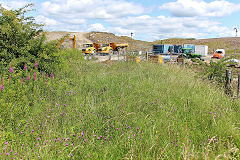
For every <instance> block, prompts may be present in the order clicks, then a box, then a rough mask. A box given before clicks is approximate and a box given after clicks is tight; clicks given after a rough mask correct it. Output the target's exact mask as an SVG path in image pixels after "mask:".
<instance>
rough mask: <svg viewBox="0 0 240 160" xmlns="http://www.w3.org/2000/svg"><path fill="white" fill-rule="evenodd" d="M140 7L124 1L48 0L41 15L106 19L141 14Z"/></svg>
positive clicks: (42, 8) (43, 5)
mask: <svg viewBox="0 0 240 160" xmlns="http://www.w3.org/2000/svg"><path fill="white" fill-rule="evenodd" d="M143 11H144V9H143V7H142V6H140V5H138V4H135V3H132V2H126V1H124V0H50V1H47V2H44V3H42V7H41V13H43V14H44V15H45V16H50V17H53V18H76V17H81V18H83V19H85V18H88V19H107V18H117V17H121V16H126V15H136V14H140V13H143Z"/></svg>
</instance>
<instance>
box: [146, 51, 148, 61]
mask: <svg viewBox="0 0 240 160" xmlns="http://www.w3.org/2000/svg"><path fill="white" fill-rule="evenodd" d="M146 60H147V61H148V51H147V52H146Z"/></svg>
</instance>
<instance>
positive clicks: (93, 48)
mask: <svg viewBox="0 0 240 160" xmlns="http://www.w3.org/2000/svg"><path fill="white" fill-rule="evenodd" d="M98 48H100V45H99V44H97V43H87V44H84V45H83V49H82V53H83V54H85V55H88V54H91V55H95V54H96V53H97V51H98Z"/></svg>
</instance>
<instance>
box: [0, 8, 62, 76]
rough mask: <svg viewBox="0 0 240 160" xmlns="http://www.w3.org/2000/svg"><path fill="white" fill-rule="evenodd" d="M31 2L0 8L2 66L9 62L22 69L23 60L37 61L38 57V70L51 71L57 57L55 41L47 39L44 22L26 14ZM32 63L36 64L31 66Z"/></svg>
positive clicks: (29, 62) (24, 61) (0, 55)
mask: <svg viewBox="0 0 240 160" xmlns="http://www.w3.org/2000/svg"><path fill="white" fill-rule="evenodd" d="M31 6H32V4H28V5H26V6H25V7H23V8H20V9H18V10H7V9H5V8H3V7H1V8H0V39H1V41H0V59H1V62H2V63H0V65H1V68H4V67H7V66H8V65H12V66H15V67H16V68H17V69H22V68H23V66H24V64H25V63H27V64H29V65H31V64H34V62H35V61H36V60H37V62H38V64H39V67H38V69H39V70H43V71H45V72H51V70H52V68H53V67H54V64H55V62H56V61H57V57H56V55H54V53H55V52H57V43H56V42H46V41H45V40H46V36H45V33H44V32H43V30H42V25H41V24H37V23H36V22H35V19H34V18H33V17H27V16H26V13H27V12H29V10H27V8H29V7H31ZM32 67H33V66H32Z"/></svg>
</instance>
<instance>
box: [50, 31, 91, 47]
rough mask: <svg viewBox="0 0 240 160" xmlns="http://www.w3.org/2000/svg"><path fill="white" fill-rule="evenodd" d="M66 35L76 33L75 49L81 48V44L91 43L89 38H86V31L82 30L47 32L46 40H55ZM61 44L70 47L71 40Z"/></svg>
mask: <svg viewBox="0 0 240 160" xmlns="http://www.w3.org/2000/svg"><path fill="white" fill-rule="evenodd" d="M66 35H69V37H73V35H76V38H77V49H82V47H83V44H86V43H92V41H91V40H89V39H87V38H86V33H84V32H48V33H47V40H48V41H51V40H57V39H60V38H62V37H64V36H66ZM63 45H64V46H66V47H71V46H72V42H64V43H63Z"/></svg>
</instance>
